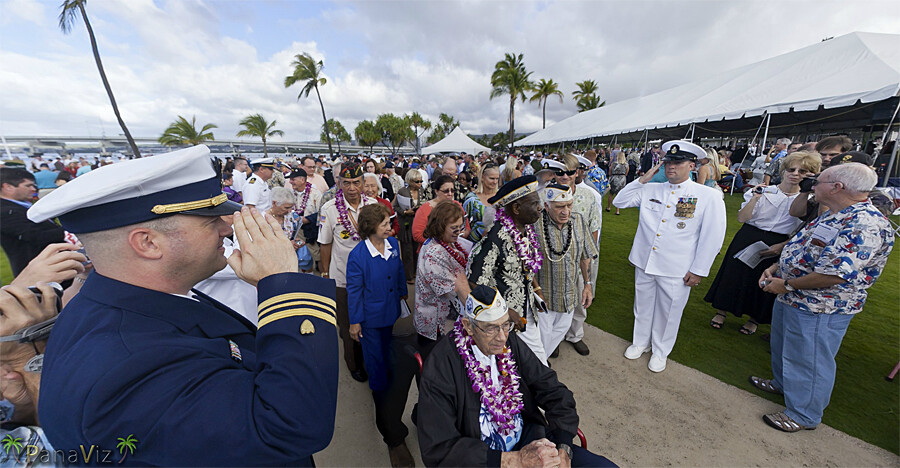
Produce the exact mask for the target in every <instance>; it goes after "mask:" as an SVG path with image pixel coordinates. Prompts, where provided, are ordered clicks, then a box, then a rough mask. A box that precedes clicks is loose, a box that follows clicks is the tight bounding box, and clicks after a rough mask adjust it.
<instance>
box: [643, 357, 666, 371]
mask: <svg viewBox="0 0 900 468" xmlns="http://www.w3.org/2000/svg"><path fill="white" fill-rule="evenodd" d="M647 368H648V369H650V372H662V371H664V370H666V358H664V357H660V356H657V355H656V354H653V355H651V356H650V363H649V364H647Z"/></svg>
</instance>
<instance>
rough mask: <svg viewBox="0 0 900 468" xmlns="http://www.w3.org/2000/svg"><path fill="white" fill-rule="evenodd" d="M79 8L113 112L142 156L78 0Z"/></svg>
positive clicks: (135, 154) (133, 148)
mask: <svg viewBox="0 0 900 468" xmlns="http://www.w3.org/2000/svg"><path fill="white" fill-rule="evenodd" d="M78 9H79V10H80V11H81V18H82V19H84V26H85V28H87V32H88V36H89V37H90V38H91V51H93V52H94V61H95V62H97V70H99V71H100V79H101V80H103V87H104V88H106V94H107V95H108V96H109V102H110V104H112V108H113V113H114V114H116V120H118V121H119V127H122V132H124V133H125V139H126V140H128V145H129V146H131V152H132V153H133V154H134V157H136V158H139V157H141V152H140V151H139V150H138V147H137V144H136V143H135V142H134V138H132V137H131V132H129V131H128V127H126V126H125V121H124V120H122V115H121V114H119V106H118V104H116V98H115V97H114V96H113V92H112V88H111V87H110V86H109V80H108V79H106V72H105V71H104V70H103V62H101V61H100V51H99V50H98V49H97V38H95V37H94V29H93V28H91V22H90V21H89V20H88V16H87V12H86V11H85V10H84V3H82V2H78Z"/></svg>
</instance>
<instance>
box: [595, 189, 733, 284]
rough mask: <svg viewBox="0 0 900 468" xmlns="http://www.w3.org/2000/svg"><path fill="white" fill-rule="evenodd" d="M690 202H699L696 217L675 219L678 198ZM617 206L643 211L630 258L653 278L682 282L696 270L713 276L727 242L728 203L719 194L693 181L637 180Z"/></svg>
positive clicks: (695, 211)
mask: <svg viewBox="0 0 900 468" xmlns="http://www.w3.org/2000/svg"><path fill="white" fill-rule="evenodd" d="M690 198H696V199H697V200H696V204H695V205H694V213H693V215H694V216H693V217H692V218H685V217H681V218H677V217H675V211H676V204H677V203H678V202H679V199H690ZM613 204H614V205H616V208H632V207H636V206H637V207H640V209H641V213H640V221H639V222H638V228H637V233H635V236H634V244H632V246H631V254H630V255H629V256H628V261H630V262H631V263H632V264H633V265H634V266H636V267H638V268H640V269H642V270H644V271H645V272H646V273H647V274H649V275H657V276H670V277H678V278H682V277H684V275H685V274H687V272H691V273H693V274H695V275H697V276H703V277H706V276H709V269H710V267H712V264H713V260H715V258H716V255H718V253H719V250H720V249H721V248H722V242H723V241H724V240H725V224H726V219H725V201H724V200H723V199H722V194H721V193H720V192H719V191H718V190H716V189H714V188H712V187H707V186H705V185H701V184H698V183H696V182H693V181H691V180H686V181H684V182H682V183H680V184H671V183H668V182H663V183H646V184H642V183H641V182H640V181H639V180H638V179H635V180H634V181H632V182H631V183H630V184H628V185H626V186H625V187H624V188H622V191H620V192H619V194H618V195H616V198H615V199H614V200H613Z"/></svg>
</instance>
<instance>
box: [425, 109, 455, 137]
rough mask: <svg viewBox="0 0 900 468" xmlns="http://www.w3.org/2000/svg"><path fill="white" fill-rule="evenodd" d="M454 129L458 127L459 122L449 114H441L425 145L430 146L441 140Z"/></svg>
mask: <svg viewBox="0 0 900 468" xmlns="http://www.w3.org/2000/svg"><path fill="white" fill-rule="evenodd" d="M456 127H459V120H456V118H455V117H453V116H452V115H450V114H447V113H444V112H441V115H439V116H438V122H437V124H435V126H434V130H433V131H432V132H431V135H428V140H426V143H428V144H432V143H437V142H439V141H441V140H443V139H444V137H446V136H447V135H449V134H450V132H452V131H453V129H454V128H456Z"/></svg>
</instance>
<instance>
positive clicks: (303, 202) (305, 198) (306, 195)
mask: <svg viewBox="0 0 900 468" xmlns="http://www.w3.org/2000/svg"><path fill="white" fill-rule="evenodd" d="M310 192H312V184H311V183H309V182H307V183H306V188H304V189H303V198H302V199H301V201H300V210H299V211H300V216H301V217H302V216H303V213H304V212H306V203H307V202H308V201H309V194H310Z"/></svg>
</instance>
